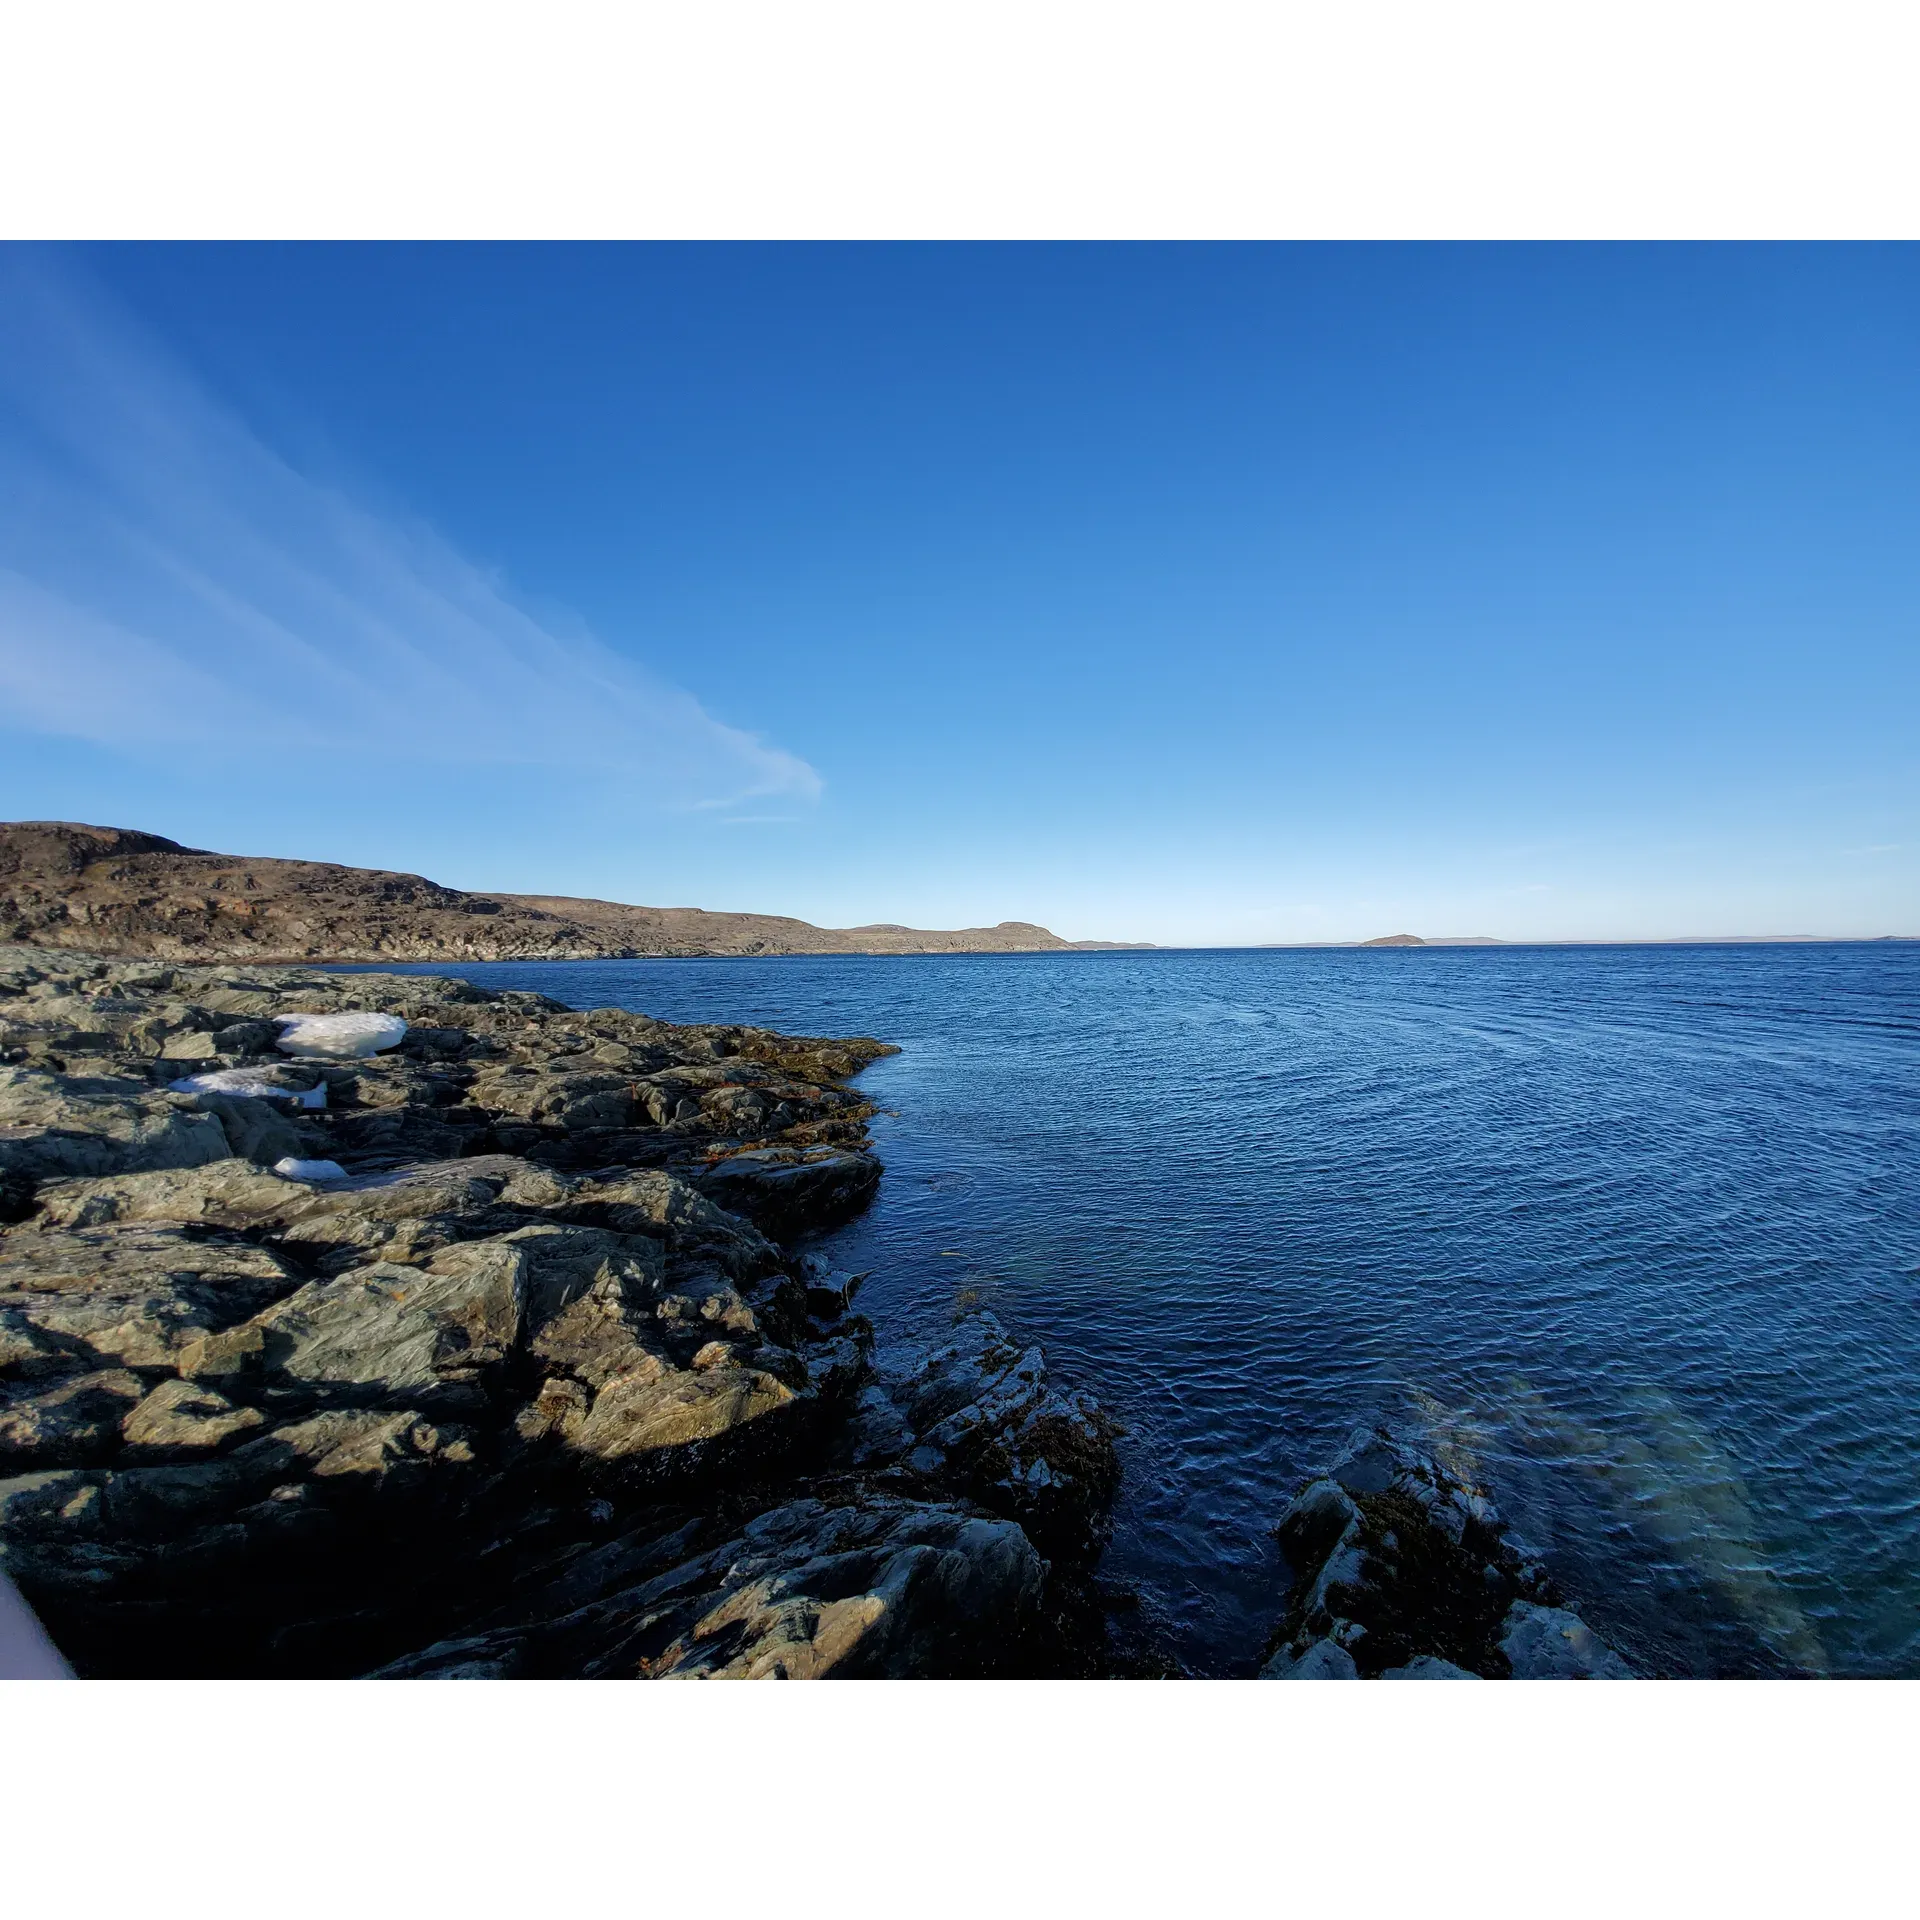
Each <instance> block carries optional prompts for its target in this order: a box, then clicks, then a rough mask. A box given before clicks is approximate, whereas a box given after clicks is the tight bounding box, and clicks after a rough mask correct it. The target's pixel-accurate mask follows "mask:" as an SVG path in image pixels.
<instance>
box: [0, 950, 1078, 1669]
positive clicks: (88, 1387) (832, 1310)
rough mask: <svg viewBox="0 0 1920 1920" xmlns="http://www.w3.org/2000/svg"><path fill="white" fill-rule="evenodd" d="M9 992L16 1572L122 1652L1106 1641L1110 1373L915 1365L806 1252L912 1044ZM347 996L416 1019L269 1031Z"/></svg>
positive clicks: (191, 994)
mask: <svg viewBox="0 0 1920 1920" xmlns="http://www.w3.org/2000/svg"><path fill="white" fill-rule="evenodd" d="M0 1010H4V1014H5V1030H4V1034H3V1035H0V1038H5V1039H7V1040H8V1041H9V1042H11V1043H12V1044H11V1047H10V1050H9V1059H10V1060H11V1065H10V1066H9V1067H8V1068H7V1074H8V1077H7V1079H6V1081H5V1085H4V1087H0V1105H3V1106H4V1108H5V1114H6V1121H5V1130H4V1131H0V1144H4V1148H5V1153H4V1155H3V1156H0V1167H4V1169H5V1172H4V1176H3V1177H4V1178H5V1180H7V1181H9V1182H11V1184H10V1185H9V1186H7V1188H6V1192H5V1196H4V1197H5V1198H6V1201H7V1216H8V1217H9V1218H10V1219H11V1221H12V1224H10V1225H7V1226H6V1227H5V1230H4V1231H0V1473H5V1474H9V1475H10V1477H8V1478H6V1479H5V1480H4V1481H0V1565H4V1567H5V1569H6V1571H7V1572H8V1573H9V1574H10V1575H11V1576H12V1577H13V1578H14V1579H15V1581H16V1582H17V1584H18V1585H19V1587H20V1589H21V1591H22V1592H23V1593H24V1594H25V1595H26V1596H27V1598H28V1599H29V1600H31V1601H32V1602H33V1604H34V1605H35V1606H36V1607H38V1608H39V1609H40V1611H41V1612H42V1614H43V1616H44V1617H45V1618H46V1620H47V1622H48V1624H49V1626H50V1627H51V1628H52V1629H53V1631H54V1635H55V1638H56V1640H57V1641H58V1643H59V1644H60V1645H61V1646H62V1647H63V1649H64V1650H66V1651H67V1652H68V1653H69V1655H70V1656H71V1657H72V1659H73V1660H74V1662H75V1664H76V1665H77V1666H78V1667H79V1668H80V1669H81V1670H82V1671H85V1672H94V1673H121V1674H165V1673H177V1674H216V1673H227V1674H246V1673H257V1674H272V1673H280V1674H300V1673H309V1674H348V1673H356V1672H363V1671H366V1670H368V1669H369V1668H373V1667H378V1666H381V1665H383V1664H390V1663H392V1662H394V1661H395V1660H396V1659H398V1658H399V1657H400V1656H403V1655H406V1654H408V1650H409V1649H417V1648H421V1647H430V1646H433V1645H434V1644H435V1643H439V1642H445V1641H447V1640H449V1639H452V1640H459V1641H462V1642H466V1641H473V1640H475V1639H476V1637H477V1638H478V1639H480V1640H484V1641H485V1642H486V1645H487V1647H489V1648H492V1649H493V1651H491V1652H484V1653H481V1654H475V1655H473V1657H472V1659H471V1660H468V1659H467V1656H466V1655H464V1654H462V1655H461V1656H459V1658H457V1659H451V1664H452V1665H453V1666H455V1667H458V1666H460V1665H461V1663H462V1662H463V1661H465V1662H466V1664H467V1666H468V1667H470V1668H471V1670H473V1671H481V1670H488V1671H509V1670H511V1671H528V1672H556V1673H557V1672H572V1673H581V1672H589V1671H591V1672H608V1673H611V1672H626V1673H632V1674H663V1675H664V1674H678V1673H689V1674H692V1673H713V1674H729V1675H732V1674H746V1673H776V1672H778V1673H788V1674H792V1675H796V1676H797V1675H801V1674H813V1673H893V1674H905V1673H942V1672H955V1673H958V1672H987V1671H1014V1670H1018V1671H1027V1672H1058V1671H1069V1670H1071V1671H1090V1670H1093V1669H1094V1666H1095V1665H1096V1663H1097V1652H1096V1642H1097V1639H1098V1607H1097V1605H1095V1604H1094V1603H1093V1602H1092V1600H1091V1599H1090V1597H1089V1596H1090V1595H1091V1593H1092V1588H1091V1582H1090V1577H1089V1576H1090V1573H1091V1568H1092V1563H1093V1559H1094V1557H1095V1556H1096V1555H1097V1552H1098V1549H1099V1545H1100V1541H1101V1537H1102V1534H1103V1529H1104V1519H1105V1511H1106V1505H1107V1503H1108V1501H1109V1500H1110V1499H1111V1494H1112V1488H1113V1481H1114V1477H1115V1469H1114V1456H1113V1447H1112V1438H1111V1428H1110V1426H1109V1424H1108V1423H1107V1422H1106V1421H1105V1420H1104V1417H1103V1416H1102V1415H1101V1414H1100V1412H1099V1409H1098V1408H1097V1407H1095V1406H1094V1405H1093V1403H1092V1402H1091V1401H1088V1400H1087V1399H1085V1397H1084V1396H1080V1395H1074V1394H1068V1393H1064V1392H1062V1391H1060V1390H1059V1389H1057V1388H1055V1387H1054V1386H1053V1385H1052V1384H1051V1383H1050V1382H1049V1381H1048V1378H1047V1374H1046V1368H1045V1364H1044V1361H1043V1360H1042V1358H1041V1356H1040V1354H1039V1353H1038V1351H1037V1350H1035V1349H1031V1348H1022V1347H1021V1346H1020V1345H1019V1344H1018V1343H1016V1342H1013V1341H1011V1340H1009V1339H1008V1338H1007V1336H1006V1334H1005V1333H1004V1331H1003V1330H1002V1329H1001V1328H1000V1327H999V1325H998V1323H997V1322H994V1321H992V1320H991V1319H990V1318H989V1317H986V1316H979V1317H976V1318H975V1319H974V1320H972V1321H969V1322H966V1323H963V1324H962V1325H961V1326H959V1327H957V1328H956V1330H955V1333H954V1335H953V1337H952V1339H951V1340H949V1341H947V1342H944V1343H941V1344H939V1345H938V1346H937V1347H935V1348H932V1349H927V1350H903V1352H902V1354H901V1356H900V1358H899V1361H898V1363H897V1364H896V1365H895V1366H894V1367H893V1369H892V1370H891V1372H889V1373H888V1375H887V1376H886V1377H885V1379H884V1380H883V1379H881V1378H880V1377H878V1376H877V1375H876V1372H875V1366H874V1357H873V1356H874V1334H873V1329H872V1327H871V1326H870V1324H869V1323H868V1322H867V1321H866V1320H865V1319H864V1318H863V1317H862V1316H861V1315H860V1314H858V1313H856V1312H854V1311H853V1302H854V1295H855V1292H856V1291H857V1286H858V1280H857V1279H856V1278H855V1277H852V1276H846V1275H836V1274H833V1273H831V1272H829V1271H828V1270H827V1269H826V1268H825V1267H824V1265H823V1264H822V1263H821V1262H820V1261H819V1260H817V1259H816V1258H813V1257H811V1256H806V1255H802V1254H800V1253H798V1252H796V1251H795V1250H794V1248H793V1245H792V1242H793V1241H794V1240H795V1239H796V1238H797V1237H799V1236H801V1235H806V1234H811V1233H814V1232H817V1231H820V1230H821V1229H823V1228H825V1227H827V1226H830V1225H832V1224H833V1223H834V1222H836V1221H837V1220H840V1219H842V1218H844V1217H845V1216H846V1214H847V1213H848V1212H849V1211H851V1210H852V1209H854V1208H857V1207H858V1206H860V1205H862V1204H864V1203H865V1201H866V1199H867V1198H868V1197H869V1196H870V1195H871V1193H872V1191H873V1187H874V1184H875V1182H876V1181H877V1180H878V1178H879V1173H880V1168H879V1163H878V1162H877V1161H875V1160H874V1159H873V1158H872V1156H871V1155H870V1154H868V1153H867V1152H865V1151H864V1148H865V1144H866V1135H865V1131H864V1121H865V1118H866V1116H867V1114H868V1112H869V1108H868V1106H867V1104H866V1103H865V1102H864V1101H863V1100H862V1099H861V1098H860V1097H859V1096H858V1095H857V1094H856V1093H854V1092H852V1091H851V1090H850V1089H848V1088H846V1087H844V1086H842V1085H840V1084H839V1083H838V1077H839V1076H841V1075H843V1074H845V1073H847V1072H850V1071H854V1070H857V1068H858V1067H859V1066H861V1065H863V1064H865V1063H866V1062H867V1061H868V1060H870V1059H872V1058H873V1057H874V1056H875V1054H876V1052H878V1051H880V1050H881V1049H879V1048H878V1047H877V1044H876V1043H872V1042H864V1041H849V1042H829V1041H818V1040H800V1041H790V1040H788V1039H786V1038H785V1037H784V1036H781V1035H777V1034H770V1033H767V1032H764V1031H763V1030H760V1029H754V1028H740V1027H702V1028H681V1027H671V1026H667V1025H665V1024H664V1023H661V1022H658V1021H652V1020H649V1019H647V1018H645V1017H644V1016H641V1015H635V1014H628V1013H622V1012H615V1011H606V1010H602V1011H600V1012H595V1013H575V1012H573V1011H571V1010H569V1009H566V1008H563V1007H560V1006H558V1005H556V1003H554V1002H552V1001H548V1000H544V999H542V998H541V997H540V996H538V995H533V994H497V993H488V992H484V991H482V990H480V989H477V988H474V987H471V986H469V985H467V984H466V983H464V982H459V981H447V980H440V979H418V980H414V979H389V978H382V977H380V976H377V975H358V976H342V975H324V974H311V973H306V972H302V971H299V970H294V969H285V970H272V969H238V968H227V969H220V968H212V969H206V970H194V969H189V968H185V967H161V968H154V967H150V966H149V967H128V966H120V965H114V964H112V963H106V962H98V961H84V960H76V959H73V958H71V957H69V958H66V959H60V960H52V961H50V960H49V959H48V958H47V957H46V956H39V957H38V958H23V957H18V956H16V957H15V958H14V959H12V960H10V961H5V962H0ZM339 1012H373V1013H380V1014H387V1015H393V1016H397V1017H398V1019H399V1020H404V1021H405V1022H406V1023H407V1029H406V1034H405V1038H404V1040H403V1042H402V1044H401V1045H400V1046H399V1047H398V1048H396V1049H394V1050H393V1051H392V1052H391V1053H389V1054H386V1055H382V1056H380V1057H378V1058H372V1059H358V1058H356V1059H342V1060H331V1059H329V1060H322V1061H319V1062H314V1063H307V1064H304V1065H302V1066H300V1067H298V1068H288V1067H287V1065H286V1063H285V1062H284V1061H277V1062H276V1060H275V1059H273V1058H271V1057H267V1056H266V1055H265V1054H264V1053H263V1049H266V1048H270V1047H272V1046H273V1045H274V1044H275V1039H274V1037H275V1035H276V1034H277V1033H279V1032H281V1030H282V1021H283V1019H284V1016H285V1015H287V1014H290V1013H299V1014H327V1013H339ZM183 1061H184V1062H189V1063H192V1064H193V1065H195V1066H218V1067H221V1068H225V1067H228V1066H235V1067H238V1068H239V1069H241V1070H242V1071H243V1072H244V1073H245V1074H247V1075H255V1074H256V1073H258V1074H265V1075H269V1076H274V1075H285V1074H287V1073H290V1072H291V1073H297V1074H299V1075H300V1076H303V1077H302V1078H301V1081H300V1085H299V1086H298V1087H297V1088H296V1087H293V1086H291V1085H290V1084H289V1085H283V1084H282V1080H281V1079H279V1078H271V1079H270V1080H262V1081H260V1083H259V1084H260V1085H261V1086H264V1087H266V1088H267V1091H266V1092H265V1093H263V1094H259V1095H257V1096H256V1095H250V1094H246V1093H239V1092H233V1091H231V1090H228V1091H221V1090H218V1089H215V1090H212V1091H205V1090H201V1091H196V1092H191V1093H181V1092H175V1091H171V1090H170V1086H171V1080H172V1078H174V1077H177V1076H178V1075H179V1073H180V1071H181V1063H182V1062H183ZM77 1062H84V1072H76V1071H74V1070H73V1068H74V1064H75V1063H77ZM249 1084H251V1082H249ZM323 1087H324V1094H325V1104H324V1105H315V1104H313V1103H312V1101H308V1100H305V1099H303V1100H302V1102H301V1104H299V1105H296V1104H295V1103H294V1098H293V1096H295V1095H300V1096H305V1095H309V1094H312V1095H315V1096H316V1098H317V1095H318V1090H319V1089H321V1088H323ZM283 1095H284V1096H286V1097H283ZM283 1148H286V1149H288V1151H286V1152H284V1153H279V1152H278V1150H279V1149H283ZM296 1149H297V1150H296ZM269 1154H276V1155H277V1158H276V1159H275V1161H273V1162H272V1163H270V1164H273V1165H278V1166H282V1167H284V1168H285V1169H286V1171H285V1172H284V1173H282V1172H279V1171H270V1170H269V1168H268V1165H264V1164H262V1162H263V1159H264V1158H265V1157H266V1156H267V1155H269ZM316 1160H328V1161H337V1162H339V1163H340V1164H341V1165H342V1166H343V1167H344V1168H345V1173H344V1175H342V1176H341V1177H328V1178H324V1179H322V1178H318V1177H301V1175H300V1168H299V1166H298V1165H296V1163H310V1162H313V1161H316ZM1076 1609H1077V1611H1076ZM503 1635H504V1636H505V1638H504V1639H502V1638H501V1636H503ZM502 1649H504V1651H503V1650H502ZM449 1658H451V1657H449ZM419 1659H420V1660H421V1661H424V1662H425V1663H426V1664H427V1665H428V1666H431V1667H433V1668H434V1670H440V1669H441V1668H443V1667H446V1666H447V1665H448V1664H449V1660H448V1659H443V1658H442V1657H441V1654H440V1653H439V1652H435V1653H433V1654H431V1655H421V1656H419Z"/></svg>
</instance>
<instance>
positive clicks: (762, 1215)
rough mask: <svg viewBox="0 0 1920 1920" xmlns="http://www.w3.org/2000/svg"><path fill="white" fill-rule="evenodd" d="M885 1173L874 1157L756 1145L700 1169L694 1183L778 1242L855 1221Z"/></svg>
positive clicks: (729, 1210)
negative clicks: (854, 1218) (882, 1172)
mask: <svg viewBox="0 0 1920 1920" xmlns="http://www.w3.org/2000/svg"><path fill="white" fill-rule="evenodd" d="M880 1173H881V1167H880V1162H879V1161H878V1160H876V1159H875V1158H874V1157H873V1155H872V1154H870V1153H856V1152H850V1151H846V1150H842V1149H836V1148H831V1147H816V1148H811V1149H804V1150H800V1151H794V1150H792V1149H780V1148H770V1147H755V1148H750V1149H748V1150H746V1151H743V1152H740V1153H734V1154H729V1155H727V1156H726V1157H725V1158H724V1159H720V1160H716V1161H714V1162H712V1163H711V1164H710V1165H708V1166H705V1167H701V1168H699V1169H698V1170H697V1171H695V1172H694V1173H693V1174H692V1179H693V1181H694V1184H695V1185H697V1186H698V1187H699V1188H700V1190H701V1192H703V1193H704V1194H706V1195H707V1197H708V1198H709V1199H711V1200H714V1201H716V1202H717V1203H718V1204H719V1205H720V1206H723V1207H725V1208H726V1209H727V1210H728V1212H730V1213H737V1214H740V1215H741V1216H742V1217H743V1218H745V1219H748V1220H751V1221H752V1222H753V1224H754V1225H755V1226H756V1227H758V1228H759V1229H760V1230H761V1231H762V1232H763V1233H766V1234H769V1235H771V1236H772V1237H773V1238H774V1239H777V1240H779V1239H791V1238H793V1237H794V1236H795V1235H797V1234H800V1233H806V1232H819V1231H821V1230H822V1229H824V1228H827V1227H833V1226H838V1225H839V1224H840V1223H841V1222H842V1221H843V1220H847V1219H850V1218H851V1217H852V1216H853V1215H854V1214H856V1213H858V1212H859V1211H860V1209H861V1208H862V1207H864V1206H865V1205H866V1204H867V1202H868V1201H869V1200H871V1199H872V1198H873V1192H874V1189H875V1188H876V1187H877V1186H878V1185H879V1184H880Z"/></svg>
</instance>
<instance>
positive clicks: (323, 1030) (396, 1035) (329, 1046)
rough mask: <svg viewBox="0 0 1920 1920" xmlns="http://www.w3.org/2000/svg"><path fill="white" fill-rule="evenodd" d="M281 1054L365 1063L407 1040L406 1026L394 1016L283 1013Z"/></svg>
mask: <svg viewBox="0 0 1920 1920" xmlns="http://www.w3.org/2000/svg"><path fill="white" fill-rule="evenodd" d="M278 1018H279V1021H280V1038H279V1039H278V1040H277V1041H276V1042H275V1043H274V1044H275V1045H276V1046H277V1047H279V1049H280V1051H281V1052H282V1053H291V1054H293V1055H295V1056H297V1057H299V1058H302V1059H307V1060H364V1059H366V1058H367V1057H368V1055H370V1054H375V1053H384V1052H385V1051H386V1050H387V1048H389V1047H397V1046H398V1045H399V1044H400V1042H401V1041H402V1040H404V1039H405V1038H406V1037H407V1023H406V1022H405V1021H404V1020H402V1019H401V1018H400V1016H399V1015H398V1014H397V1013H283V1014H281V1015H279V1016H278Z"/></svg>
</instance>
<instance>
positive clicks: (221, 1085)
mask: <svg viewBox="0 0 1920 1920" xmlns="http://www.w3.org/2000/svg"><path fill="white" fill-rule="evenodd" d="M285 1071H287V1069H285V1068H275V1067H221V1068H218V1069H217V1070H216V1071H214V1072H212V1073H190V1074H188V1075H187V1077H186V1078H185V1079H184V1080H171V1081H169V1082H168V1083H167V1091H168V1092H169V1093H237V1094H241V1095H243V1096H245V1097H246V1098H247V1099H249V1100H292V1101H296V1102H298V1103H299V1105H301V1106H303V1107H311V1108H319V1107H324V1106H325V1105H326V1104H327V1083H326V1082H325V1081H324V1080H322V1081H321V1082H320V1083H319V1085H318V1086H312V1087H283V1086H282V1085H281V1084H280V1083H279V1081H278V1080H277V1079H276V1078H275V1077H274V1076H275V1074H276V1073H283V1072H285Z"/></svg>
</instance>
